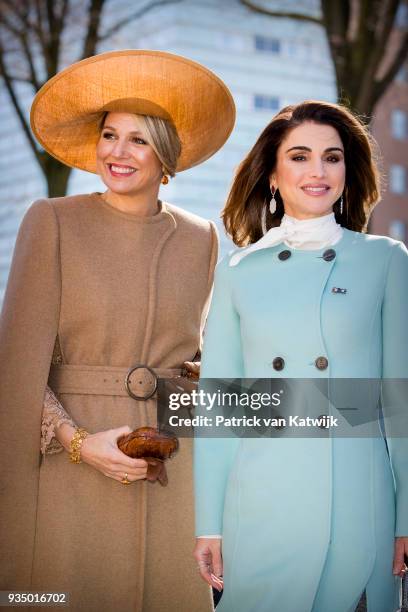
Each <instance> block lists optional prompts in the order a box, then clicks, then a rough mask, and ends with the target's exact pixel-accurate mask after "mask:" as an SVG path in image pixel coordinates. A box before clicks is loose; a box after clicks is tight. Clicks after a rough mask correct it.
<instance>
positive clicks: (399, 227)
mask: <svg viewBox="0 0 408 612" xmlns="http://www.w3.org/2000/svg"><path fill="white" fill-rule="evenodd" d="M388 233H389V236H390V238H394V240H401V242H405V238H406V225H405V223H404V222H403V221H400V220H399V219H394V220H393V221H391V223H390V226H389V230H388Z"/></svg>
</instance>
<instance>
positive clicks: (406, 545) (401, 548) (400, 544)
mask: <svg viewBox="0 0 408 612" xmlns="http://www.w3.org/2000/svg"><path fill="white" fill-rule="evenodd" d="M404 556H407V557H408V537H404V538H395V546H394V564H393V568H392V573H393V574H394V575H395V576H400V578H403V577H404V576H405V572H406V569H407V566H406V565H405V559H404Z"/></svg>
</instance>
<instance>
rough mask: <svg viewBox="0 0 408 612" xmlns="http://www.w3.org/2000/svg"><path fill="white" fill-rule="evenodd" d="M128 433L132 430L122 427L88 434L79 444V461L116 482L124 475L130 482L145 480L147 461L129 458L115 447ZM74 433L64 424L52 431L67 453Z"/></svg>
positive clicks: (126, 426) (71, 428)
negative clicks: (121, 437)
mask: <svg viewBox="0 0 408 612" xmlns="http://www.w3.org/2000/svg"><path fill="white" fill-rule="evenodd" d="M131 431H132V429H131V428H130V427H129V426H128V425H125V426H124V427H118V428H117V429H108V430H106V431H98V432H97V433H95V434H88V436H87V437H86V438H85V439H84V440H83V442H82V446H81V461H83V462H84V463H87V464H88V465H90V466H92V467H93V468H95V469H96V470H98V471H99V472H102V474H104V475H105V476H108V477H109V478H113V479H114V480H118V481H119V482H120V481H121V480H122V479H123V478H124V477H125V474H127V479H128V480H129V481H130V482H134V481H136V480H143V479H144V478H146V477H147V468H148V464H147V462H146V461H145V460H144V459H132V458H131V457H128V456H127V455H125V453H122V451H121V450H119V449H118V445H117V440H118V438H120V436H123V435H126V434H128V433H130V432H131ZM74 433H75V429H74V428H73V427H71V425H68V424H67V423H63V424H62V425H61V426H60V427H58V429H57V430H56V432H55V435H56V437H57V439H58V440H59V441H60V442H61V444H62V445H63V446H64V447H65V449H66V450H67V451H68V452H69V448H70V441H71V439H72V436H73V435H74Z"/></svg>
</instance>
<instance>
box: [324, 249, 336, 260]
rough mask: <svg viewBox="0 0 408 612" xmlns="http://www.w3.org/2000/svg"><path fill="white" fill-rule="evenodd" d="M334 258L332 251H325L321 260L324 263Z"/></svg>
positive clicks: (334, 253) (333, 251)
mask: <svg viewBox="0 0 408 612" xmlns="http://www.w3.org/2000/svg"><path fill="white" fill-rule="evenodd" d="M335 257H336V251H335V250H334V249H327V250H326V251H325V252H324V253H323V259H324V261H333V259H334V258H335Z"/></svg>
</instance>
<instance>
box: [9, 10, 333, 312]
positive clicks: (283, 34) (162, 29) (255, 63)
mask: <svg viewBox="0 0 408 612" xmlns="http://www.w3.org/2000/svg"><path fill="white" fill-rule="evenodd" d="M145 4H149V2H145ZM261 4H262V5H263V6H270V7H271V8H274V9H276V8H284V9H285V11H288V10H293V11H297V12H300V11H303V12H304V13H307V14H311V15H314V16H319V14H320V8H319V7H320V2H319V0H303V1H299V0H286V1H285V2H277V1H275V2H268V1H267V0H263V2H261ZM141 5H142V2H138V3H137V9H138V10H140V6H141ZM134 12H135V3H134V2H132V1H131V0H108V2H107V4H106V8H105V12H104V15H103V20H102V22H103V27H102V30H103V29H104V28H108V27H110V26H111V25H112V23H116V22H117V20H118V19H121V18H124V19H126V18H127V17H131V15H132V14H133V13H134ZM78 27H79V26H75V24H73V25H72V31H71V32H69V31H68V32H67V33H66V34H65V35H64V49H65V52H64V65H68V64H70V63H71V62H72V61H75V60H76V58H77V57H78V55H79V50H80V36H79V35H78ZM131 47H133V48H148V49H161V50H167V51H170V52H174V53H179V54H181V55H186V56H188V57H190V58H191V59H194V60H196V61H198V62H201V63H203V64H205V65H206V66H208V67H209V68H210V69H211V70H214V71H215V72H216V73H217V74H218V75H219V76H220V77H221V78H222V79H223V80H224V81H225V82H226V84H227V85H228V86H229V87H230V89H231V91H232V94H233V96H234V98H235V101H236V105H237V122H236V127H235V130H234V132H233V134H232V135H231V137H230V139H229V141H228V143H227V144H226V145H225V147H224V148H223V149H222V150H221V151H220V152H218V153H217V154H216V155H215V156H214V157H213V158H211V159H210V160H208V161H207V162H205V163H204V164H202V165H201V166H199V167H197V168H193V169H192V170H189V171H187V172H183V173H181V174H180V175H178V176H176V178H175V179H174V180H172V181H171V182H170V183H169V185H167V186H164V187H163V188H162V193H161V196H162V198H163V199H165V200H168V201H170V202H172V203H174V204H176V205H180V206H182V207H184V208H186V209H189V210H191V211H193V212H195V213H197V214H199V215H202V216H204V217H207V218H211V219H214V220H215V221H216V222H218V225H219V228H220V234H221V238H222V252H225V251H226V250H227V249H228V248H230V243H229V241H228V240H227V238H226V237H225V236H224V234H223V231H222V229H221V225H220V223H219V215H220V211H221V209H222V207H223V203H224V201H225V197H226V194H227V192H228V188H229V185H230V183H231V179H232V176H233V173H234V170H235V168H236V166H237V164H238V163H239V161H240V160H241V159H242V158H243V157H244V156H245V154H246V153H247V152H248V150H249V149H250V147H251V146H252V144H253V143H254V142H255V140H256V138H257V136H258V135H259V133H260V131H261V130H262V129H263V127H264V126H265V125H266V124H267V123H268V121H269V120H270V119H271V117H272V116H273V115H274V114H275V112H276V111H277V110H278V109H279V108H280V107H282V106H284V105H286V104H291V103H294V102H298V101H300V100H303V99H305V98H320V99H322V100H330V101H334V100H336V89H335V81H334V73H333V69H332V64H331V58H330V52H329V49H328V45H327V41H326V37H325V32H324V30H323V28H322V27H321V26H319V25H318V24H314V23H312V22H308V21H299V20H293V19H288V18H270V17H267V16H265V15H262V14H261V13H256V12H254V11H251V10H250V9H248V8H246V7H245V6H243V5H242V4H241V3H240V2H239V1H238V0H223V2H219V0H183V1H181V2H175V3H174V4H169V5H164V6H161V7H157V8H155V9H152V10H151V11H149V12H148V13H146V15H145V16H143V17H142V18H141V19H137V20H132V19H129V23H128V24H127V25H126V26H125V27H124V28H122V29H121V30H120V31H118V32H117V33H115V34H114V35H112V36H111V37H110V38H109V40H107V41H106V42H105V43H104V45H103V46H101V47H99V51H107V50H112V49H121V48H122V49H125V48H131ZM20 91H21V92H22V94H23V97H24V100H25V111H26V112H27V114H28V112H29V107H30V104H31V101H32V92H31V90H30V88H27V87H26V86H24V85H23V84H21V85H20ZM0 103H1V106H2V114H1V120H0V121H1V128H2V129H1V133H2V138H1V139H0V301H1V297H2V294H3V291H4V287H5V283H6V278H7V274H8V268H9V264H10V259H11V252H12V247H13V244H14V241H15V236H16V232H17V228H18V225H19V223H20V221H21V218H22V216H23V214H24V212H25V210H26V209H27V207H28V206H29V205H30V203H31V202H32V201H33V200H35V199H36V198H38V197H42V196H45V195H46V185H45V181H44V179H43V178H42V175H41V172H40V170H39V168H38V166H37V164H36V162H35V161H34V159H33V154H32V152H31V150H30V148H29V145H28V143H27V141H26V138H25V136H24V134H23V132H22V130H21V128H20V125H19V123H18V120H17V117H16V115H15V112H14V110H13V108H12V106H11V103H10V100H9V98H8V94H7V92H6V91H5V90H4V87H3V89H2V90H1V92H0ZM103 188H104V187H103V185H102V184H101V183H100V181H99V179H98V178H97V177H96V176H94V175H91V174H87V173H85V172H80V171H74V172H73V173H72V175H71V179H70V183H69V193H84V192H89V191H98V190H103Z"/></svg>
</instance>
